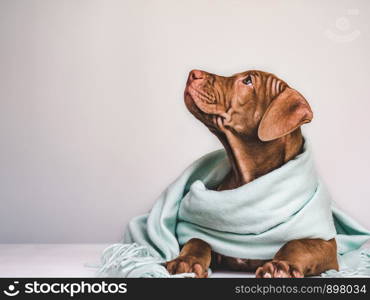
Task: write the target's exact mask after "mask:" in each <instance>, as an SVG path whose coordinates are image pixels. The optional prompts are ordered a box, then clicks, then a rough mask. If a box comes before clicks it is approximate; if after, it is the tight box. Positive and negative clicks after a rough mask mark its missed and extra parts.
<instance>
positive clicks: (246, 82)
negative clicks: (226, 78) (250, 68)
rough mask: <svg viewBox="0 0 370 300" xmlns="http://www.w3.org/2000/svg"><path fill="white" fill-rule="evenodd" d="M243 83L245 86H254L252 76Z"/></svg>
mask: <svg viewBox="0 0 370 300" xmlns="http://www.w3.org/2000/svg"><path fill="white" fill-rule="evenodd" d="M243 83H244V84H246V85H252V84H253V82H252V78H251V76H250V75H248V77H247V78H244V79H243Z"/></svg>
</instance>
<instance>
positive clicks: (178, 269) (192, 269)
mask: <svg viewBox="0 0 370 300" xmlns="http://www.w3.org/2000/svg"><path fill="white" fill-rule="evenodd" d="M166 267H167V271H168V272H169V273H170V274H180V273H195V277H196V278H206V277H207V276H208V272H207V271H208V268H206V267H205V266H203V264H202V262H201V261H200V260H199V259H198V258H197V257H195V256H179V257H177V258H175V259H174V260H171V261H168V262H166Z"/></svg>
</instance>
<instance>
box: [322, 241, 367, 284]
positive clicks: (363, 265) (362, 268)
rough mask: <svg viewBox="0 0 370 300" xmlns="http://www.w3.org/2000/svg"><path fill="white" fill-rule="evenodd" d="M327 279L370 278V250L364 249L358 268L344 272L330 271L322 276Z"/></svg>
mask: <svg viewBox="0 0 370 300" xmlns="http://www.w3.org/2000/svg"><path fill="white" fill-rule="evenodd" d="M321 277H325V278H341V277H370V248H366V249H362V251H361V252H360V262H359V265H358V266H357V268H355V269H353V268H343V269H342V270H339V271H336V270H329V271H326V272H325V273H322V274H321Z"/></svg>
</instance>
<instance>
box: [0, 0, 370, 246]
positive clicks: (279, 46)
mask: <svg viewBox="0 0 370 300" xmlns="http://www.w3.org/2000/svg"><path fill="white" fill-rule="evenodd" d="M369 17H370V1H366V0H363V1H288V0H286V1H255V0H253V1H236V0H223V1H221V0H212V1H200V0H191V1H190V0H187V1H138V0H135V1H107V0H105V1H93V0H91V1H81V0H80V1H78V0H73V1H65V0H60V1H55V0H48V1H46V0H45V1H36V0H28V1H17V0H9V1H7V0H0V101H1V102H0V143H1V146H0V201H1V210H0V242H3V243H5V242H14V243H18V242H19V243H20V242H51V243H58V242H60V243H61V242H112V241H118V240H119V238H120V236H121V233H122V232H123V229H124V226H125V224H126V223H127V221H128V220H129V219H130V218H131V217H133V216H136V215H138V214H142V213H144V212H146V211H148V210H149V209H150V207H151V206H152V204H153V202H154V200H155V199H156V197H157V196H158V195H159V193H160V192H161V191H162V190H163V189H164V188H165V187H166V186H167V185H168V184H169V183H170V182H171V181H172V180H174V178H175V177H176V176H177V175H178V174H179V173H180V172H181V170H183V169H184V167H186V166H187V165H188V164H189V163H191V162H192V161H193V160H194V159H196V158H198V157H199V156H201V155H203V154H204V153H206V152H208V151H211V150H213V149H217V148H219V147H220V144H219V142H218V141H217V140H216V138H215V137H213V136H212V135H211V134H210V133H209V132H208V130H207V129H206V128H205V127H203V125H201V124H200V123H199V122H198V121H196V120H195V119H194V118H193V117H192V116H191V115H190V114H189V113H188V112H187V111H186V109H185V106H184V104H183V98H182V94H183V89H184V84H185V80H186V77H187V74H188V72H189V70H191V69H192V68H200V69H205V70H208V71H210V72H214V73H219V74H222V75H231V74H233V73H236V72H239V71H244V70H247V69H250V68H258V69H262V70H266V71H270V72H273V73H275V74H277V75H278V76H280V77H281V78H282V79H285V80H286V81H287V82H288V83H289V84H290V85H291V86H292V87H294V88H296V89H298V90H299V91H300V92H301V93H302V94H303V95H305V97H306V98H307V99H308V100H309V102H310V103H311V105H312V107H313V110H314V113H315V117H314V120H313V122H312V123H311V124H309V125H306V126H305V128H304V130H305V133H306V135H307V136H308V137H309V138H310V140H311V143H312V144H313V148H314V151H315V156H316V161H317V165H318V167H319V169H320V171H321V174H322V176H323V177H324V179H325V180H326V182H327V183H328V185H329V188H330V190H331V192H332V194H333V197H334V198H335V200H336V201H337V202H338V203H339V204H340V205H341V206H342V207H343V208H344V209H345V210H346V211H347V212H348V213H350V215H352V216H353V217H355V218H356V219H357V220H359V221H360V222H361V223H362V224H364V225H366V226H367V227H368V228H369V227H370V219H369V208H370V204H369V203H370V192H369V186H370V182H369V178H370V177H369V172H370V155H369V153H370V136H369V129H370V117H369V116H370V90H369V86H370V74H369V70H370V60H369V53H370V32H369Z"/></svg>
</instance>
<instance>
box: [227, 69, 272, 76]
mask: <svg viewBox="0 0 370 300" xmlns="http://www.w3.org/2000/svg"><path fill="white" fill-rule="evenodd" d="M248 75H251V76H257V77H261V78H266V77H269V76H273V77H275V78H277V77H276V76H275V75H274V74H272V73H268V72H264V71H260V70H248V71H244V72H240V73H236V74H234V75H232V76H231V77H234V78H241V77H242V78H244V77H246V76H248Z"/></svg>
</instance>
